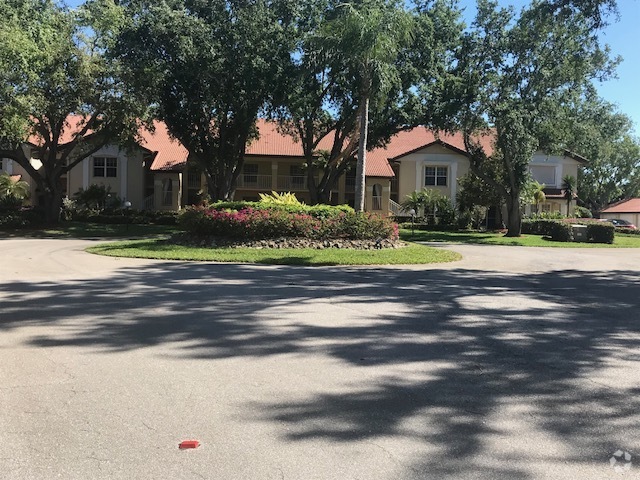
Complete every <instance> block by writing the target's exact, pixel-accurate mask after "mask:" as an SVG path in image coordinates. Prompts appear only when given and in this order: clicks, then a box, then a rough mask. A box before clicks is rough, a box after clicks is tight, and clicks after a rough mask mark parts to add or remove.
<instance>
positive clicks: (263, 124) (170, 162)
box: [29, 115, 491, 177]
mask: <svg viewBox="0 0 640 480" xmlns="http://www.w3.org/2000/svg"><path fill="white" fill-rule="evenodd" d="M82 120H83V117H82V116H80V115H71V116H69V118H68V120H67V122H68V124H69V126H70V128H66V129H65V131H64V135H63V138H62V141H63V142H68V141H70V140H71V139H72V138H73V132H74V131H77V129H78V128H79V127H80V124H81V122H82ZM257 126H258V131H259V132H260V136H259V138H258V139H256V140H254V141H253V142H251V143H250V144H249V145H248V147H247V152H246V153H247V155H251V156H274V157H300V158H302V157H303V152H302V145H301V144H300V143H299V142H296V141H294V139H293V138H292V137H291V136H289V135H285V134H282V133H280V132H279V131H278V129H277V125H276V123H274V122H269V121H266V120H264V119H260V120H258V125H257ZM154 127H155V131H154V132H153V133H152V132H150V131H148V130H146V129H141V130H140V136H141V141H140V146H142V147H143V148H146V149H148V150H150V151H151V152H154V153H156V156H155V158H154V161H153V164H152V166H151V170H156V171H157V170H179V169H182V167H184V165H185V164H186V162H187V158H188V156H189V152H188V151H187V149H186V148H185V147H184V146H183V145H182V144H181V143H180V142H179V141H178V140H176V139H174V138H172V137H171V135H170V134H169V131H168V130H167V127H166V125H165V124H164V123H163V122H159V121H156V122H154ZM480 140H481V143H482V145H483V147H484V148H485V151H486V152H487V154H491V137H489V136H484V137H481V138H480ZM29 142H31V143H33V144H35V145H41V144H42V139H40V138H39V137H37V136H32V137H31V138H29ZM433 144H441V145H443V146H445V147H447V148H451V149H453V150H456V151H459V152H461V153H464V152H465V151H466V149H465V147H464V141H463V137H462V134H459V133H457V134H454V135H450V134H444V133H442V134H440V135H438V136H437V138H436V135H435V134H434V132H433V131H431V130H429V129H427V128H425V127H416V128H413V129H411V130H405V131H402V132H399V133H397V134H396V135H394V136H393V137H392V138H391V140H390V142H389V143H388V144H387V145H386V146H385V147H379V148H375V149H373V150H371V151H370V152H368V153H367V168H366V175H367V176H370V177H393V176H394V174H393V170H392V169H391V166H390V165H389V160H401V159H402V157H404V156H406V155H408V154H410V153H413V152H415V151H418V150H421V149H423V148H425V147H428V146H430V145H433ZM331 145H332V137H331V135H327V136H326V137H325V138H324V139H322V141H321V142H320V145H319V148H323V149H330V148H331Z"/></svg>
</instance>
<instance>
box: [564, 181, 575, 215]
mask: <svg viewBox="0 0 640 480" xmlns="http://www.w3.org/2000/svg"><path fill="white" fill-rule="evenodd" d="M576 184H577V182H576V177H573V176H571V175H565V176H564V177H562V190H563V195H564V198H565V199H566V200H567V216H570V215H571V213H570V210H571V201H572V200H573V197H575V195H576Z"/></svg>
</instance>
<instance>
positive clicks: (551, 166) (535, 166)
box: [527, 152, 580, 217]
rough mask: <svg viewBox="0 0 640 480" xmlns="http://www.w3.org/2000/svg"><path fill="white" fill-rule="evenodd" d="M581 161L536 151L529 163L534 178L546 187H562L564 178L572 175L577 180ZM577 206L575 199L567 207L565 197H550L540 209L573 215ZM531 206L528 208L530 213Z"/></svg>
mask: <svg viewBox="0 0 640 480" xmlns="http://www.w3.org/2000/svg"><path fill="white" fill-rule="evenodd" d="M579 166H580V162H578V161H576V160H574V159H573V158H569V157H566V156H561V155H546V154H544V153H543V152H536V154H535V155H534V156H533V158H532V159H531V163H530V164H529V171H530V172H531V175H532V176H533V179H534V180H536V181H537V182H538V183H541V184H544V185H545V187H550V188H562V178H563V177H565V176H566V175H570V176H572V177H573V178H575V179H576V180H577V178H578V167H579ZM575 208H576V202H575V200H572V201H571V204H570V206H569V208H568V209H567V201H566V200H565V199H558V198H548V199H547V200H546V201H545V202H544V203H543V204H541V205H540V211H551V212H560V213H562V214H563V215H567V216H569V217H570V216H573V215H574V212H575ZM530 211H531V208H529V209H528V210H527V213H530Z"/></svg>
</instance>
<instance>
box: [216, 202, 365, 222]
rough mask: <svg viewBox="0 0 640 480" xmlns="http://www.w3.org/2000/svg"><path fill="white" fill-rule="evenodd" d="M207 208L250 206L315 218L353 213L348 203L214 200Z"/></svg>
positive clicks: (231, 208) (233, 208)
mask: <svg viewBox="0 0 640 480" xmlns="http://www.w3.org/2000/svg"><path fill="white" fill-rule="evenodd" d="M207 208H211V209H214V210H232V211H240V210H245V209H247V208H250V209H252V210H283V211H286V212H289V213H306V214H308V215H311V216H313V217H317V218H328V217H331V216H334V215H339V214H340V213H354V210H353V208H352V207H350V206H349V205H322V204H321V205H304V204H302V203H301V204H298V205H292V204H274V203H263V202H216V203H212V204H211V205H209V206H208V207H207Z"/></svg>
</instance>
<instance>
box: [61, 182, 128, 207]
mask: <svg viewBox="0 0 640 480" xmlns="http://www.w3.org/2000/svg"><path fill="white" fill-rule="evenodd" d="M73 199H74V201H75V202H76V203H77V204H79V205H80V207H81V208H84V209H86V210H95V211H97V212H99V211H101V210H108V209H110V210H112V209H114V208H119V207H120V206H121V204H122V201H121V200H120V198H119V197H118V196H116V195H114V194H112V193H111V187H110V186H104V185H96V184H92V185H89V186H88V187H87V188H86V189H83V188H82V187H81V188H80V189H79V190H78V191H77V192H76V193H74V194H73ZM69 208H73V206H72V205H69Z"/></svg>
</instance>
